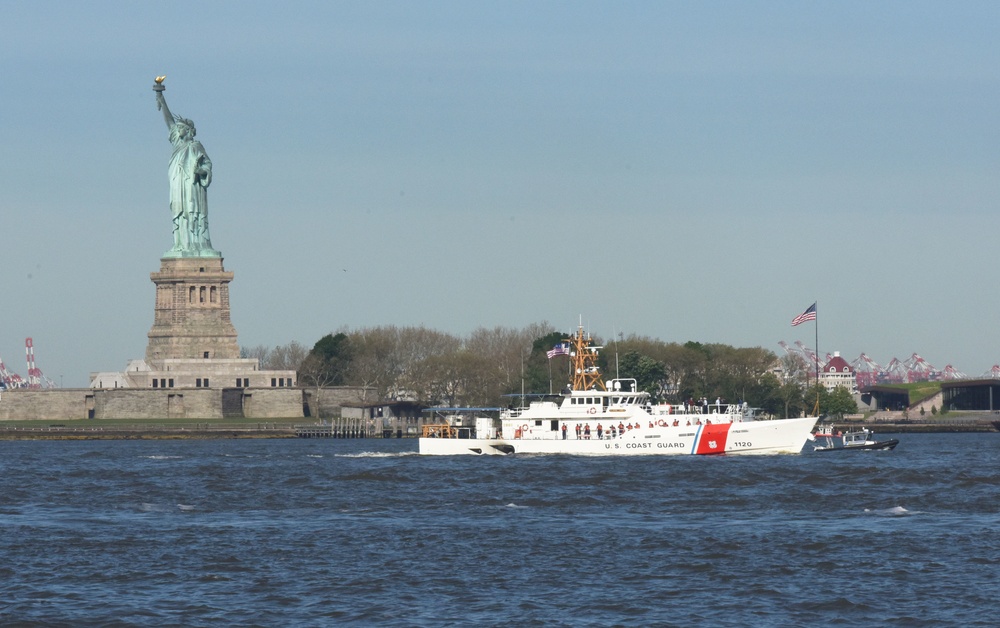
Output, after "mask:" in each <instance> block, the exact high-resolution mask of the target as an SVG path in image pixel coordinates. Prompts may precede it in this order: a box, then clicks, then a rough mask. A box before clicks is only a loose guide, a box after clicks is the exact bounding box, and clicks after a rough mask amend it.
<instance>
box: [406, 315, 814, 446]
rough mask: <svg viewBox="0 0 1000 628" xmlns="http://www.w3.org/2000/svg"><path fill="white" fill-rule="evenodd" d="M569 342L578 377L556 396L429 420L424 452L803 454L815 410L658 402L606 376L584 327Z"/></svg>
mask: <svg viewBox="0 0 1000 628" xmlns="http://www.w3.org/2000/svg"><path fill="white" fill-rule="evenodd" d="M569 342H570V343H571V350H570V359H571V361H572V365H573V373H574V377H573V383H572V384H571V386H570V387H568V388H567V389H566V390H564V391H563V393H562V394H561V395H559V396H558V397H556V399H555V400H552V399H543V400H541V401H534V402H531V403H530V404H529V405H528V406H527V407H519V408H509V409H504V410H501V411H500V413H499V414H500V416H499V417H498V418H495V419H494V418H490V417H472V418H469V419H463V418H461V415H457V416H456V417H453V418H452V419H451V420H449V421H447V422H444V423H439V424H434V425H425V426H424V431H423V435H422V436H421V438H420V439H419V449H420V453H421V454H427V455H462V454H471V455H506V454H513V453H526V454H578V455H594V456H628V455H651V454H659V455H681V454H699V455H709V454H782V453H785V454H797V453H801V452H802V449H803V447H804V446H805V443H806V441H807V440H810V439H812V430H813V427H814V426H815V425H816V420H817V417H804V418H797V419H776V420H755V417H754V415H753V411H752V409H751V408H749V407H748V406H747V405H746V404H745V403H744V404H727V403H723V402H721V401H717V402H716V403H715V404H704V405H687V404H681V405H670V404H659V405H654V404H652V403H651V401H650V396H649V394H648V393H646V392H642V391H639V390H638V387H637V385H636V381H635V380H634V379H613V380H609V381H607V382H602V381H601V374H600V369H598V367H597V355H598V353H597V350H598V349H600V347H595V346H593V345H592V343H591V341H590V338H587V337H585V336H584V332H583V329H582V327H581V328H580V329H579V330H578V332H577V334H576V336H575V337H574V338H571V339H569Z"/></svg>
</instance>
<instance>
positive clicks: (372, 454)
mask: <svg viewBox="0 0 1000 628" xmlns="http://www.w3.org/2000/svg"><path fill="white" fill-rule="evenodd" d="M419 455H420V454H419V453H417V452H415V451H397V452H388V451H361V452H358V453H356V454H334V457H336V458H406V457H408V456H419Z"/></svg>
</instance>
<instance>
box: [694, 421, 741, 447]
mask: <svg viewBox="0 0 1000 628" xmlns="http://www.w3.org/2000/svg"><path fill="white" fill-rule="evenodd" d="M732 426H733V424H732V423H709V424H708V425H705V426H704V427H702V428H701V435H700V437H699V438H698V445H697V446H696V448H695V450H694V453H696V454H721V453H724V452H725V451H726V439H727V438H728V437H729V428H731V427H732Z"/></svg>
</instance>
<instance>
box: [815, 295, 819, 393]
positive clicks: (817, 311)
mask: <svg viewBox="0 0 1000 628" xmlns="http://www.w3.org/2000/svg"><path fill="white" fill-rule="evenodd" d="M814 307H815V308H816V326H815V330H816V389H817V390H819V360H820V358H819V301H817V302H816V303H815V304H814Z"/></svg>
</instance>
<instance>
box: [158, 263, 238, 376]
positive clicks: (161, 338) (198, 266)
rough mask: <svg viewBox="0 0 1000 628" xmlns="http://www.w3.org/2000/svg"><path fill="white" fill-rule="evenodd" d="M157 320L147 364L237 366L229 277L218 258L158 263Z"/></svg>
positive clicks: (230, 275)
mask: <svg viewBox="0 0 1000 628" xmlns="http://www.w3.org/2000/svg"><path fill="white" fill-rule="evenodd" d="M150 279H152V280H153V283H154V284H156V316H155V318H154V320H153V327H152V329H150V330H149V334H147V335H148V337H149V344H148V345H146V362H147V363H148V364H149V365H150V366H151V367H153V369H154V370H155V369H157V365H161V364H162V363H163V361H164V360H173V359H188V360H191V359H209V360H216V359H219V360H235V359H238V358H239V357H240V347H239V343H238V342H237V340H236V328H235V327H233V324H232V322H231V321H230V318H229V282H230V281H232V280H233V273H231V272H226V270H225V268H223V267H222V258H221V257H178V258H163V259H161V260H160V272H158V273H150Z"/></svg>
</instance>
